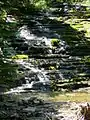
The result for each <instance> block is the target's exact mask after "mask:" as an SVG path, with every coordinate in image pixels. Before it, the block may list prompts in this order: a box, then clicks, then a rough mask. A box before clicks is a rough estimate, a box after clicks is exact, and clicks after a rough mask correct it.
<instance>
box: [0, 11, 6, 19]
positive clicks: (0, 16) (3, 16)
mask: <svg viewBox="0 0 90 120" xmlns="http://www.w3.org/2000/svg"><path fill="white" fill-rule="evenodd" d="M6 18H7V12H6V10H5V9H2V10H1V11H0V21H5V20H6Z"/></svg>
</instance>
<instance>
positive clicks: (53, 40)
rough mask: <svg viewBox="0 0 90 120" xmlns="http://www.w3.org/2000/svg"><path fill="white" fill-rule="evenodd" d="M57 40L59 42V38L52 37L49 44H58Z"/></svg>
mask: <svg viewBox="0 0 90 120" xmlns="http://www.w3.org/2000/svg"><path fill="white" fill-rule="evenodd" d="M59 42H60V40H59V39H55V38H54V39H52V40H51V45H52V46H58V45H59Z"/></svg>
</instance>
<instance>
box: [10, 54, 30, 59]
mask: <svg viewBox="0 0 90 120" xmlns="http://www.w3.org/2000/svg"><path fill="white" fill-rule="evenodd" d="M12 59H28V55H15V56H12Z"/></svg>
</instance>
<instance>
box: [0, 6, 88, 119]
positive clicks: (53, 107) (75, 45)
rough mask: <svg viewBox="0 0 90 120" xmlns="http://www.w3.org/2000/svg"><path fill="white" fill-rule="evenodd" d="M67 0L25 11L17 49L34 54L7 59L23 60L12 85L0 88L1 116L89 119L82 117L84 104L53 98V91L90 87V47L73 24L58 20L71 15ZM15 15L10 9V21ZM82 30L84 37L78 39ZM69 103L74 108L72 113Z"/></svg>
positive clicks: (15, 41)
mask: <svg viewBox="0 0 90 120" xmlns="http://www.w3.org/2000/svg"><path fill="white" fill-rule="evenodd" d="M63 6H64V7H63V8H62V7H61V6H54V7H55V9H54V8H53V7H52V8H50V10H49V11H40V12H36V13H33V14H29V15H24V16H19V19H20V20H19V22H18V24H17V30H16V31H15V32H14V35H13V36H10V38H9V40H10V41H11V46H13V48H14V50H15V51H16V55H23V54H24V55H28V59H18V58H17V59H9V58H7V60H6V62H9V63H12V65H13V64H16V65H17V66H18V67H17V68H18V74H19V77H16V78H15V77H14V79H15V81H14V84H13V85H11V86H12V87H11V88H10V89H9V90H7V91H3V90H1V91H0V93H1V94H0V96H1V97H0V120H84V118H83V117H81V118H77V117H78V109H79V107H78V106H77V107H76V108H75V106H76V104H75V103H70V102H68V101H67V102H52V101H50V99H49V98H50V94H51V93H52V91H59V92H61V91H63V92H68V91H74V92H75V91H81V90H82V89H83V90H84V88H88V89H90V81H89V78H90V69H89V68H90V63H89V62H85V61H84V56H87V57H88V56H89V54H90V47H89V45H88V44H87V42H86V43H85V40H84V39H83V38H84V36H83V35H82V34H81V33H80V32H77V31H76V30H75V29H73V28H72V27H71V26H70V24H67V23H65V22H64V20H62V21H57V18H58V17H59V16H63V19H69V17H70V14H69V13H68V5H67V4H65V5H63ZM65 6H66V7H65ZM58 7H61V9H60V8H59V9H58ZM62 9H64V13H63V15H62V12H60V10H62ZM69 9H70V8H69ZM77 9H78V8H77ZM10 17H11V18H12V17H13V16H12V15H11V16H10V15H8V17H7V21H6V22H7V23H8V24H11V23H13V22H14V21H11V18H10ZM76 34H77V35H78V36H79V35H81V36H82V39H81V36H80V38H78V39H75V37H76V36H74V35H76ZM72 36H73V37H72ZM12 38H13V39H12ZM52 39H54V40H55V39H56V40H59V42H58V44H57V43H55V44H56V45H52V44H54V43H52V42H51V41H52ZM71 39H73V40H72V41H71ZM86 44H87V45H86ZM11 51H12V49H11ZM12 52H13V51H12ZM11 56H12V55H11ZM5 64H6V63H5ZM1 87H2V88H3V87H5V86H3V85H1ZM63 106H65V109H64V108H63ZM71 106H73V108H72V107H71ZM66 109H68V110H70V111H68V113H67V111H66ZM73 111H74V112H73ZM71 112H72V115H71V114H70V113H71ZM67 114H68V116H67Z"/></svg>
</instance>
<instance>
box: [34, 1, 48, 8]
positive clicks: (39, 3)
mask: <svg viewBox="0 0 90 120" xmlns="http://www.w3.org/2000/svg"><path fill="white" fill-rule="evenodd" d="M35 7H36V8H38V9H46V8H47V7H48V6H47V2H46V0H39V1H37V2H36V3H35Z"/></svg>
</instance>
